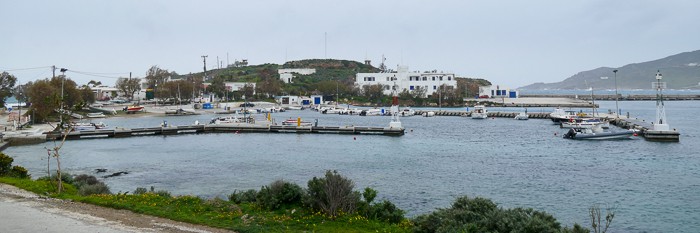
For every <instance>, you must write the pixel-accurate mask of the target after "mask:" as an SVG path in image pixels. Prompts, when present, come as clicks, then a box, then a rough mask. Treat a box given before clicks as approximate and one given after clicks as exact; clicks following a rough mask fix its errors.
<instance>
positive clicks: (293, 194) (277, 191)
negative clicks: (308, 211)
mask: <svg viewBox="0 0 700 233" xmlns="http://www.w3.org/2000/svg"><path fill="white" fill-rule="evenodd" d="M302 193H303V190H302V189H301V187H299V185H297V184H294V183H289V182H286V181H283V180H276V181H274V182H272V183H271V184H270V186H263V187H262V188H260V192H258V195H257V196H256V202H257V203H258V204H259V205H260V206H262V207H264V208H266V209H268V210H276V209H279V208H280V207H282V205H299V204H301V197H302Z"/></svg>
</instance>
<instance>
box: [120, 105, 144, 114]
mask: <svg viewBox="0 0 700 233" xmlns="http://www.w3.org/2000/svg"><path fill="white" fill-rule="evenodd" d="M124 110H125V111H126V114H135V113H136V112H141V111H143V106H139V105H132V106H128V107H125V108H124Z"/></svg>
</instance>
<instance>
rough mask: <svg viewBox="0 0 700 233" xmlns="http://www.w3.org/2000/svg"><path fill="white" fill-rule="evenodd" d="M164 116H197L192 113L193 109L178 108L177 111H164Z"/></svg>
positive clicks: (195, 113)
mask: <svg viewBox="0 0 700 233" xmlns="http://www.w3.org/2000/svg"><path fill="white" fill-rule="evenodd" d="M165 115H172V116H189V115H198V114H197V112H195V111H194V109H183V108H178V109H168V110H165Z"/></svg>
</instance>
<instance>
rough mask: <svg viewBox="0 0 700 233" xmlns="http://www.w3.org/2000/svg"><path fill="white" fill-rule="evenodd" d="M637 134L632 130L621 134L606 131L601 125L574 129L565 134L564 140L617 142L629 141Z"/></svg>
mask: <svg viewBox="0 0 700 233" xmlns="http://www.w3.org/2000/svg"><path fill="white" fill-rule="evenodd" d="M634 134H635V132H634V131H632V130H625V131H619V132H612V131H604V130H603V128H602V127H601V126H600V125H596V126H594V127H591V128H572V129H569V132H567V133H566V134H564V138H567V139H575V140H616V139H629V138H630V137H632V136H633V135H634Z"/></svg>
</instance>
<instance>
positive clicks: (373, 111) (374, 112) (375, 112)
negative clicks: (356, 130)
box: [360, 108, 385, 116]
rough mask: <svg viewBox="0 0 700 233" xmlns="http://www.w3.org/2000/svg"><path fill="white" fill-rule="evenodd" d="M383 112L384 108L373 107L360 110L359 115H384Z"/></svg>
mask: <svg viewBox="0 0 700 233" xmlns="http://www.w3.org/2000/svg"><path fill="white" fill-rule="evenodd" d="M384 114H385V111H384V109H378V108H373V109H367V110H364V111H362V112H361V113H360V116H384Z"/></svg>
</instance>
